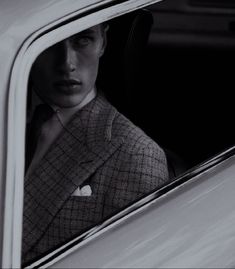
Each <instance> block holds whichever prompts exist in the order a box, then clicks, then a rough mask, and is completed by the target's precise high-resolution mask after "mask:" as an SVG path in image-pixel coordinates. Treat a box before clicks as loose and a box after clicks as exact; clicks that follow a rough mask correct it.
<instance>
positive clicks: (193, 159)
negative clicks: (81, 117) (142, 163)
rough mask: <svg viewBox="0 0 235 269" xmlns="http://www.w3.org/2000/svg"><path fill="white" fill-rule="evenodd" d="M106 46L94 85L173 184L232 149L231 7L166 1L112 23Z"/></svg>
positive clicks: (198, 0)
mask: <svg viewBox="0 0 235 269" xmlns="http://www.w3.org/2000/svg"><path fill="white" fill-rule="evenodd" d="M120 29H121V30H120ZM108 38H109V46H108V50H107V52H106V56H105V57H104V59H102V63H101V74H100V75H101V76H102V75H104V74H105V77H106V78H107V77H108V78H109V79H107V80H106V82H105V83H104V82H103V81H102V80H99V83H98V85H100V87H102V89H103V90H104V92H105V94H106V95H107V97H108V98H109V99H110V101H111V102H112V103H113V104H114V105H115V106H116V107H117V108H118V109H119V110H120V111H121V112H122V113H123V114H125V115H126V116H127V117H128V118H130V119H131V120H132V121H133V122H134V123H135V124H136V125H138V126H139V127H141V128H142V129H143V130H144V131H145V132H146V133H147V134H148V135H149V136H150V137H152V138H153V139H154V140H155V141H157V143H158V144H160V145H161V146H162V148H163V149H164V150H165V152H166V155H167V158H168V164H169V170H170V174H171V176H177V175H179V174H181V173H182V172H184V171H185V170H187V169H188V168H191V167H193V166H195V165H197V164H199V163H201V162H203V161H205V160H207V159H208V158H210V157H212V156H214V155H216V154H217V153H219V152H221V151H223V150H225V149H227V148H229V147H230V146H232V145H233V144H234V141H235V131H234V130H235V129H234V128H233V115H234V111H233V107H234V105H233V98H232V96H233V92H232V91H233V88H234V84H235V81H234V78H233V77H234V76H233V68H232V66H233V62H234V58H235V49H234V48H235V47H234V45H235V4H234V0H226V1H225V0H164V1H162V2H160V3H156V4H154V5H152V6H150V7H148V9H147V10H141V11H136V12H134V13H131V14H129V15H125V16H122V17H120V18H117V19H114V20H112V21H110V30H109V36H108ZM137 41H138V42H137ZM110 43H111V44H110ZM107 74H108V75H107ZM106 75H107V76H106ZM110 89H111V90H110ZM111 91H112V92H111Z"/></svg>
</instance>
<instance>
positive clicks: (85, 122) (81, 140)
mask: <svg viewBox="0 0 235 269" xmlns="http://www.w3.org/2000/svg"><path fill="white" fill-rule="evenodd" d="M115 114H116V110H115V109H114V108H113V107H112V106H111V105H110V104H109V103H108V102H107V101H106V100H105V99H104V98H103V97H101V96H97V98H95V99H94V100H93V101H92V102H91V103H89V104H88V105H87V106H85V107H84V108H83V109H82V110H80V111H78V112H77V113H76V114H75V115H74V117H73V119H72V120H71V121H70V123H69V124H68V125H67V126H66V130H65V131H63V132H62V133H61V135H60V136H59V138H58V139H57V140H56V141H55V142H54V144H53V145H52V146H51V148H50V150H49V151H48V152H47V153H46V155H45V156H44V157H43V159H42V160H41V161H40V163H39V165H38V166H37V168H36V169H35V171H34V172H33V174H31V175H30V176H29V177H27V178H26V179H25V187H24V191H25V194H24V223H23V233H24V234H23V255H24V254H25V253H27V252H28V251H29V250H30V249H31V248H32V247H33V246H34V245H35V244H36V243H37V242H38V240H40V238H41V237H42V235H43V234H44V233H45V231H46V229H47V228H48V226H49V225H50V223H51V222H52V221H53V218H54V217H55V215H56V214H57V212H58V211H59V210H60V209H61V207H62V206H63V204H64V203H65V202H66V201H67V200H68V198H69V197H70V196H71V194H72V193H73V192H74V191H75V190H76V188H77V187H78V186H80V185H81V184H82V183H83V182H84V181H85V180H86V179H88V178H89V177H90V175H91V174H93V173H94V172H95V171H96V169H98V168H99V167H100V166H101V165H102V164H103V163H104V162H105V161H106V160H107V159H108V158H109V157H110V155H111V154H112V153H113V152H114V151H115V150H116V149H117V148H118V147H119V146H120V145H121V144H122V142H123V140H122V139H119V138H117V139H113V138H112V132H111V128H112V121H113V119H114V117H115Z"/></svg>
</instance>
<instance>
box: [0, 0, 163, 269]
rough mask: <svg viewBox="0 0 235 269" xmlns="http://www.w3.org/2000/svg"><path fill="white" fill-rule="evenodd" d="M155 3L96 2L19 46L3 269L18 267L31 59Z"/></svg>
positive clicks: (10, 112)
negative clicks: (54, 46) (69, 39)
mask: <svg viewBox="0 0 235 269" xmlns="http://www.w3.org/2000/svg"><path fill="white" fill-rule="evenodd" d="M158 1H160V0H129V1H128V0H122V1H119V3H118V4H117V1H115V0H106V1H99V2H98V3H96V4H94V5H92V6H88V7H86V8H84V9H81V10H76V11H74V12H73V13H72V14H68V15H66V16H64V17H63V18H61V19H59V20H57V21H56V22H53V23H51V24H49V25H46V26H45V27H43V28H42V29H40V30H38V31H37V32H35V33H32V35H31V36H29V37H28V39H27V40H25V42H24V43H23V44H22V46H21V48H20V50H19V52H18V54H17V56H16V58H15V61H14V64H13V67H12V72H11V80H10V86H9V98H8V119H7V121H8V128H7V172H6V192H5V193H6V197H5V210H4V237H3V253H2V267H3V268H19V267H21V237H22V219H23V217H22V213H23V191H24V190H23V185H24V150H25V149H24V140H25V124H26V117H25V115H26V95H27V83H28V76H29V72H30V69H31V66H32V64H33V62H34V60H35V59H36V57H37V56H38V55H39V54H40V53H41V52H42V51H43V50H45V49H46V48H48V47H49V46H51V45H53V44H55V43H57V42H59V41H61V40H63V39H64V38H67V37H68V36H71V35H73V34H75V33H77V32H79V31H82V30H84V29H86V28H89V27H92V26H94V25H96V24H99V23H101V22H103V21H106V20H109V19H111V18H114V17H117V16H119V15H122V14H125V13H128V12H130V11H134V10H136V9H138V8H141V7H145V6H146V5H150V4H153V3H156V2H158ZM84 14H85V15H84ZM82 16H83V17H82ZM78 18H79V20H78ZM68 21H69V22H68ZM58 27H60V28H58ZM51 30H52V31H51ZM50 31H51V32H50Z"/></svg>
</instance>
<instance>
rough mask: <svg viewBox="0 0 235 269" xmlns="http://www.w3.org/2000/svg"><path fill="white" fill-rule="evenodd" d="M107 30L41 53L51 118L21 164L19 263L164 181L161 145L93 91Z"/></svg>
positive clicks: (37, 73)
mask: <svg viewBox="0 0 235 269" xmlns="http://www.w3.org/2000/svg"><path fill="white" fill-rule="evenodd" d="M106 31H107V26H106V25H104V24H101V25H97V26H94V27H91V28H89V29H87V30H85V31H83V32H81V33H78V34H76V35H74V36H72V37H70V38H68V39H66V40H64V41H62V42H60V43H58V44H56V45H54V46H53V47H50V48H49V49H47V50H46V51H45V52H43V53H42V54H41V55H39V57H38V58H37V60H36V62H35V63H34V66H33V68H32V72H31V80H32V84H33V88H34V91H35V92H36V94H37V95H38V97H39V100H40V101H39V103H44V104H47V105H49V107H50V109H53V111H54V112H52V113H51V116H50V118H49V119H47V120H46V121H45V122H44V123H43V124H42V125H41V127H40V134H38V138H37V144H36V146H35V149H34V152H33V153H32V154H31V155H32V158H31V160H29V161H28V163H27V164H26V165H27V171H26V178H25V199H24V224H23V261H24V262H25V261H29V260H32V259H34V258H35V257H39V256H40V255H41V254H43V253H46V252H47V251H50V250H51V249H53V248H55V247H56V246H59V245H60V244H62V243H64V242H66V241H68V240H69V239H71V238H72V237H74V236H75V235H77V234H79V233H80V232H83V231H85V230H86V229H88V228H90V227H92V226H93V225H95V224H97V223H99V222H101V221H102V220H104V219H105V218H107V217H109V216H111V215H112V214H114V213H116V212H117V211H118V210H120V209H121V208H124V207H125V206H127V205H128V204H130V203H131V202H133V201H135V200H136V199H138V198H140V197H141V196H143V195H144V194H146V193H148V192H150V191H151V190H154V189H155V188H158V187H161V186H163V185H164V184H165V183H166V182H167V180H168V173H167V165H166V159H165V155H164V153H163V151H162V150H161V149H160V148H159V146H158V145H157V144H156V143H155V142H153V141H152V140H151V139H150V138H149V137H147V136H146V135H145V134H144V133H143V131H141V130H140V129H139V128H137V127H136V126H134V125H133V124H132V123H131V122H130V121H129V120H128V119H126V118H125V117H124V116H123V115H121V114H120V113H119V112H118V111H117V110H116V109H115V108H114V107H113V106H112V105H111V104H110V103H108V101H107V100H106V99H105V98H104V97H103V96H102V95H101V94H100V93H97V91H96V88H95V81H96V77H97V72H98V66H99V59H100V57H101V56H102V55H103V53H104V51H105V47H106V43H107V38H106ZM36 110H37V109H36ZM35 113H36V112H35ZM39 114H40V113H39ZM49 114H50V113H49ZM32 121H33V119H32ZM37 129H38V128H37ZM37 131H38V130H37ZM29 143H30V141H29V142H28V144H29ZM30 145H31V144H30ZM32 148H33V146H31V149H32ZM27 157H28V156H26V159H28V158H27Z"/></svg>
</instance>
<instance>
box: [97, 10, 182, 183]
mask: <svg viewBox="0 0 235 269" xmlns="http://www.w3.org/2000/svg"><path fill="white" fill-rule="evenodd" d="M108 24H109V30H108V33H107V39H108V45H107V48H106V52H105V54H104V55H103V57H102V58H101V61H100V68H99V74H98V79H97V86H98V88H99V89H102V91H103V92H104V94H105V96H106V97H107V99H108V100H109V101H110V102H111V103H112V104H113V105H114V106H115V107H116V108H117V109H118V110H119V111H120V112H121V113H122V114H124V115H125V116H126V117H127V118H129V119H130V120H131V121H132V122H133V123H134V124H136V125H138V126H140V127H141V128H142V129H143V130H144V131H145V132H146V130H145V128H144V127H145V126H144V124H142V125H141V124H140V121H139V118H140V117H141V118H142V122H145V121H146V118H145V116H146V115H145V113H144V107H145V105H147V104H142V98H141V96H142V94H147V91H146V89H144V88H143V83H142V82H141V70H142V68H144V66H143V63H144V61H143V59H144V53H145V49H146V46H147V44H148V38H149V34H150V31H151V27H152V25H153V16H152V13H151V12H150V11H148V10H146V9H140V10H137V11H134V12H132V13H129V14H126V15H123V16H121V17H118V18H115V19H113V20H111V21H109V22H108ZM141 110H142V111H141ZM151 120H152V119H151ZM152 126H153V124H152ZM152 128H155V126H153V127H152ZM146 133H147V132H146ZM147 134H148V133H147ZM152 138H153V139H154V140H156V141H157V143H158V144H159V141H158V138H157V137H152ZM160 146H161V147H162V148H163V149H164V151H165V153H166V156H167V160H168V169H169V175H170V177H171V178H174V177H176V176H178V175H179V174H181V173H182V172H183V171H185V170H186V169H187V166H186V165H185V162H184V161H183V160H182V158H180V157H179V156H178V155H177V154H176V153H174V152H173V151H171V150H170V149H166V148H165V147H164V145H161V143H160Z"/></svg>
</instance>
